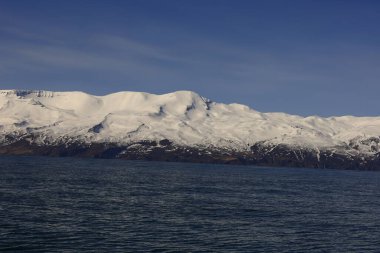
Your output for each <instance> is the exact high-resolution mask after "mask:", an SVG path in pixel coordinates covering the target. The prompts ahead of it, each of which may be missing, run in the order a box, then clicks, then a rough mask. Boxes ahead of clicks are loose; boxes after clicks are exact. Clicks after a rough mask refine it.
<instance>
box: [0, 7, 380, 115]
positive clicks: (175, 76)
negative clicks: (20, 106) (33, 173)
mask: <svg viewBox="0 0 380 253" xmlns="http://www.w3.org/2000/svg"><path fill="white" fill-rule="evenodd" d="M379 25H380V1H370V0H357V1H351V0H340V1H334V0H318V1H311V0H288V1H285V0H276V1H274V0H262V1H254V0H247V1H245V0H229V1H225V0H159V1H157V0H149V1H148V0H134V1H128V0H122V1H118V0H109V1H106V0H104V1H97V0H65V1H58V0H44V1H41V0H33V1H30V0H13V1H11V0H0V89H28V90H30V89H32V90H52V91H72V90H75V91H78V90H79V91H84V92H87V93H90V94H94V95H104V94H108V93H113V92H118V91H126V90H127V91H143V92H149V93H156V94H162V93H167V92H173V91H176V90H192V91H195V92H197V93H199V94H200V95H202V96H204V97H207V98H209V99H211V100H213V101H216V102H223V103H241V104H246V105H248V106H250V107H252V108H253V109H255V110H258V111H262V112H286V113H291V114H298V115H303V116H309V115H320V116H339V115H355V116H376V115H379V116H380V106H379V101H380V100H379V97H380V96H379V94H380V81H379V80H380V29H379Z"/></svg>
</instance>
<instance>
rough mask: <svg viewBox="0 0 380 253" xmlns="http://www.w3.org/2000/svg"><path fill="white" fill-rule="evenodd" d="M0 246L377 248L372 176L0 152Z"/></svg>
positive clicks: (379, 187)
mask: <svg viewBox="0 0 380 253" xmlns="http://www.w3.org/2000/svg"><path fill="white" fill-rule="evenodd" d="M0 201H1V202H0V204H1V206H0V251H4V250H8V251H20V252H32V251H35V252H47V251H48V252H51V251H59V252H79V251H80V252H83V251H100V252H118V251H119V252H147V251H148V252H179V251H180V252H380V173H376V172H355V171H335V170H313V169H284V168H281V169H275V168H255V167H244V166H221V165H199V164H178V163H156V162H128V161H118V160H91V159H71V158H41V157H34V158H30V157H0Z"/></svg>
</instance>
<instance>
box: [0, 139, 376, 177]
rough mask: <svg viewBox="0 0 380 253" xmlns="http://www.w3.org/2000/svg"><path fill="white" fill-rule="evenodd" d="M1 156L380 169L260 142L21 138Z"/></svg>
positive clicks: (365, 160)
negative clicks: (234, 145) (236, 145)
mask: <svg viewBox="0 0 380 253" xmlns="http://www.w3.org/2000/svg"><path fill="white" fill-rule="evenodd" d="M0 155H39V156H54V157H89V158H90V157H91V158H105V159H126V160H146V161H167V162H190V163H215V164H239V165H256V166H270V167H305V168H321V169H343V170H380V153H377V154H375V155H372V156H363V155H362V154H360V153H359V152H357V153H356V154H355V152H352V150H350V152H347V151H345V150H344V149H343V148H340V150H339V152H337V150H336V149H334V150H315V149H307V148H303V147H299V148H295V147H290V146H287V145H285V144H281V145H276V146H268V145H266V144H262V143H257V144H255V145H253V146H251V147H250V151H244V152H242V151H235V150H230V149H227V148H224V149H223V148H212V147H184V146H178V145H175V144H174V143H172V142H171V141H169V140H167V139H164V140H161V141H159V142H156V141H148V140H146V141H139V142H135V143H130V144H128V145H120V144H117V143H90V144H89V143H83V142H72V143H57V144H50V145H41V144H36V143H30V142H28V141H26V140H25V139H21V140H18V141H15V142H12V143H8V144H3V145H1V146H0Z"/></svg>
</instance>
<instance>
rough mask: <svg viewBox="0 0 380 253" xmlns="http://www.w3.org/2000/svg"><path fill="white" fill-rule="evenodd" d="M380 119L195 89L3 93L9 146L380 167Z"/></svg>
mask: <svg viewBox="0 0 380 253" xmlns="http://www.w3.org/2000/svg"><path fill="white" fill-rule="evenodd" d="M379 137H380V117H353V116H343V117H329V118H322V117H318V116H311V117H301V116H295V115H289V114H285V113H261V112H258V111H255V110H253V109H251V108H249V107H247V106H244V105H240V104H222V103H215V102H212V101H210V100H209V99H207V98H204V97H201V96H199V95H198V94H196V93H194V92H191V91H177V92H173V93H168V94H163V95H154V94H148V93H143V92H119V93H114V94H110V95H106V96H93V95H89V94H86V93H83V92H50V91H20V90H0V145H1V147H0V153H3V154H47V155H83V156H95V157H121V158H127V159H155V160H178V161H200V162H202V161H204V162H235V163H252V164H262V165H274V166H276V165H279V166H307V167H334V166H335V167H339V168H356V167H357V168H365V169H377V168H380V163H379V152H380V144H379V143H380V138H379Z"/></svg>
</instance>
